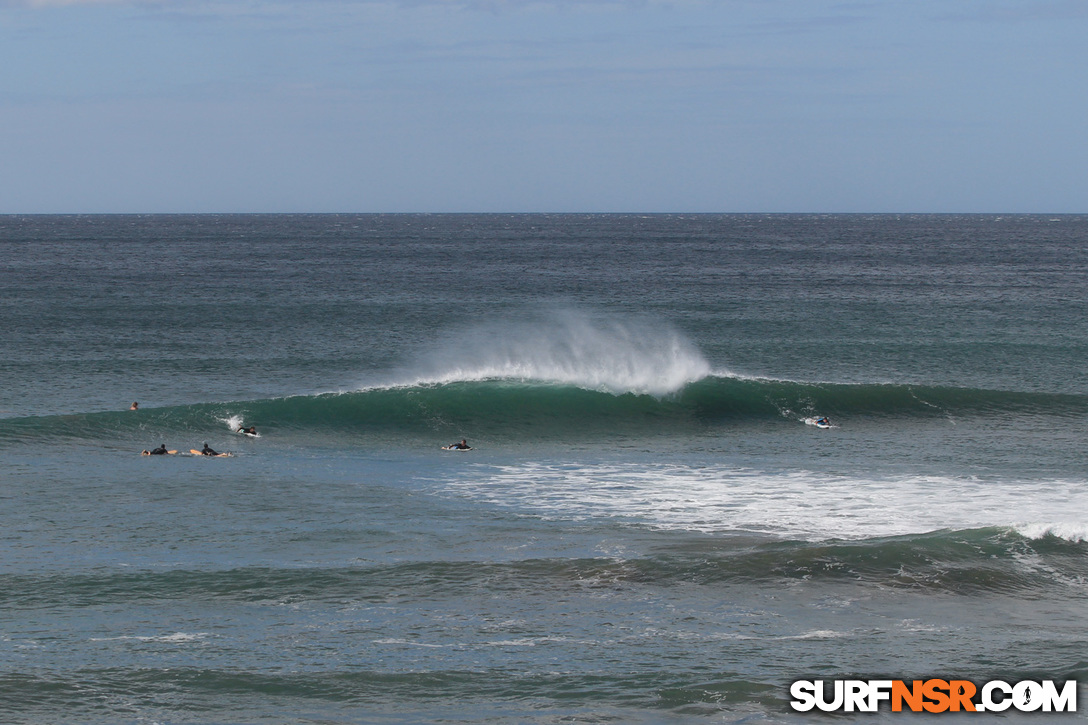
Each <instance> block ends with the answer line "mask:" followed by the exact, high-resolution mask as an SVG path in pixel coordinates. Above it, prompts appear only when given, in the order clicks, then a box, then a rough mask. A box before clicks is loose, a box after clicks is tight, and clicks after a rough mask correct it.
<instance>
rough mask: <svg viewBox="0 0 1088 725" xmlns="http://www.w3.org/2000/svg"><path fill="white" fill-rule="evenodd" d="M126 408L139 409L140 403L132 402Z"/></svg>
mask: <svg viewBox="0 0 1088 725" xmlns="http://www.w3.org/2000/svg"><path fill="white" fill-rule="evenodd" d="M128 409H129V410H139V409H140V404H139V403H135V402H134V403H133V404H132V405H130V406H128Z"/></svg>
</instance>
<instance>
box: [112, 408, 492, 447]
mask: <svg viewBox="0 0 1088 725" xmlns="http://www.w3.org/2000/svg"><path fill="white" fill-rule="evenodd" d="M139 409H140V404H139V403H138V402H133V403H132V405H131V406H129V410H139ZM235 432H237V433H242V434H244V435H248V436H256V435H257V426H254V425H251V426H249V427H248V428H247V427H246V426H238V430H237V431H235ZM444 448H445V449H446V450H448V451H471V450H472V446H470V445H469V444H468V441H467V440H466V439H464V438H462V439H461V442H460V443H450V444H449V445H448V446H444ZM192 452H193V453H199V454H200V455H202V456H229V455H231V454H229V453H219V452H218V451H216V450H214V449H213V448H210V447H209V446H208V443H207V441H205V442H204V447H203V448H202V449H201V450H199V451H198V450H197V449H195V448H193V449H192ZM175 453H177V451H176V450H170V449H168V448H167V447H166V444H165V443H163V444H161V445H160V446H159V447H158V448H153V449H151V450H150V451H143V455H145V456H172V455H174V454H175Z"/></svg>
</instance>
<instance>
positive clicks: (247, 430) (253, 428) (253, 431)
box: [238, 425, 257, 436]
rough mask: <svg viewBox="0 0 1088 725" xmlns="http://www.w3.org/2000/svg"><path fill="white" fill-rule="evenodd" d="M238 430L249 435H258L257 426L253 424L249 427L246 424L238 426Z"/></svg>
mask: <svg viewBox="0 0 1088 725" xmlns="http://www.w3.org/2000/svg"><path fill="white" fill-rule="evenodd" d="M238 432H239V433H243V434H245V435H247V436H256V435H257V426H255V425H251V426H249V427H248V428H246V427H245V426H238Z"/></svg>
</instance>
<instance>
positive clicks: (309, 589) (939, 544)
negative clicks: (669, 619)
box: [0, 528, 1088, 610]
mask: <svg viewBox="0 0 1088 725" xmlns="http://www.w3.org/2000/svg"><path fill="white" fill-rule="evenodd" d="M801 580H805V581H819V580H850V581H867V582H872V583H875V584H878V585H881V586H886V587H894V588H909V589H917V590H920V591H927V592H934V593H954V594H978V593H982V592H1002V593H1006V594H1015V593H1018V592H1023V593H1025V594H1026V595H1028V596H1034V593H1035V592H1037V591H1039V589H1040V588H1047V589H1049V590H1051V591H1052V592H1053V593H1055V594H1056V593H1057V590H1058V589H1063V590H1065V591H1067V592H1068V593H1070V594H1072V595H1075V596H1083V595H1084V594H1085V592H1086V591H1088V543H1086V542H1084V541H1068V540H1065V539H1061V538H1058V537H1054V536H1043V537H1041V538H1038V539H1029V538H1027V537H1024V536H1022V535H1020V534H1019V533H1017V532H1016V531H1014V530H1012V529H1008V528H985V529H968V530H961V531H938V532H933V533H929V534H919V535H912V536H898V537H887V538H874V539H866V540H859V541H825V542H802V541H776V542H768V541H767V540H766V539H760V538H752V539H747V538H745V537H737V536H728V537H722V538H720V539H713V540H711V539H704V538H698V537H697V538H694V539H687V540H685V539H676V540H673V541H672V542H671V545H670V546H669V547H668V549H667V550H666V552H664V553H661V554H659V555H656V556H650V557H639V558H632V559H621V558H603V557H602V558H584V559H526V560H519V561H510V562H489V561H442V560H437V561H418V562H406V563H394V564H385V565H373V566H358V567H341V568H305V567H298V568H263V567H249V568H241V569H231V570H211V571H205V570H189V571H186V570H171V571H102V572H96V573H80V574H65V573H48V574H42V575H34V574H19V575H11V574H8V575H0V604H2V605H3V606H4V608H5V609H8V610H11V609H35V608H39V607H60V606H63V607H71V608H83V607H99V606H106V605H117V604H127V603H134V602H164V601H169V600H201V601H214V600H222V601H231V602H253V603H263V604H270V605H298V604H302V603H305V602H311V603H312V602H324V603H333V604H338V605H343V606H347V605H351V604H369V605H381V604H400V605H408V604H410V603H413V602H416V603H425V602H442V601H445V600H447V599H448V598H449V597H451V596H466V597H472V596H487V597H491V596H504V595H506V594H514V593H517V592H524V591H530V590H532V591H539V592H550V593H552V594H554V595H555V596H563V595H565V594H569V593H571V592H573V591H576V590H585V589H590V590H592V589H615V588H635V587H637V588H645V587H650V588H655V587H671V586H675V585H678V584H687V585H698V586H706V587H711V588H713V587H716V586H721V585H727V584H734V583H738V582H740V583H743V582H753V583H755V582H762V583H766V582H785V581H801Z"/></svg>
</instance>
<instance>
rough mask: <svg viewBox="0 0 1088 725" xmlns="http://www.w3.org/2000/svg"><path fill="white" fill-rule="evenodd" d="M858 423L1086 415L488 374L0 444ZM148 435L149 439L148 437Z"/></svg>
mask: <svg viewBox="0 0 1088 725" xmlns="http://www.w3.org/2000/svg"><path fill="white" fill-rule="evenodd" d="M817 413H818V414H822V415H829V416H831V417H832V419H833V421H834V420H838V421H840V422H841V421H843V420H849V419H851V418H855V419H856V418H859V417H866V416H869V417H874V416H875V417H887V418H900V419H910V418H933V417H957V416H958V417H967V416H995V417H996V416H1001V417H1007V416H1010V415H1017V416H1033V415H1034V416H1070V417H1072V416H1083V415H1085V414H1088V396H1081V395H1059V394H1046V393H1021V392H1005V391H994V390H979V389H971V388H948V387H934V386H915V385H894V384H887V385H882V384H866V385H847V384H821V383H800V382H790V381H772V380H760V379H741V378H736V377H729V376H711V377H706V378H703V379H701V380H698V381H695V382H691V383H688V384H687V385H685V386H684V387H682V388H681V389H680V390H679V391H677V392H675V393H673V394H670V395H665V396H655V395H650V394H645V393H643V394H638V393H634V392H627V393H622V394H617V393H609V392H601V391H597V390H587V389H585V388H582V387H578V386H575V385H570V384H557V383H544V382H534V381H522V380H509V379H499V380H495V379H490V380H478V381H462V382H450V383H443V384H438V383H435V384H419V385H411V386H403V387H384V388H372V389H368V390H362V391H357V392H348V393H326V394H321V395H310V396H294V397H288V398H275V399H266V400H252V401H238V402H233V403H201V404H196V405H189V406H178V407H171V408H159V409H141V410H140V411H138V412H136V413H133V412H129V411H118V412H100V413H79V414H73V415H60V416H46V417H31V418H9V419H5V420H0V442H19V441H24V442H36V441H42V440H52V439H57V438H61V439H77V440H78V439H86V440H103V439H110V438H113V437H118V436H123V437H126V438H133V439H139V440H144V439H147V440H150V441H152V442H154V441H153V440H152V439H154V438H155V437H156V436H158V435H159V434H160V433H161V434H166V433H170V434H177V433H185V434H193V435H196V436H197V437H200V436H201V435H206V434H207V433H208V431H209V430H212V429H214V430H224V429H225V428H224V423H223V421H227V420H229V421H233V422H239V421H244V422H245V424H246V425H255V426H257V427H258V429H260V430H262V431H263V430H269V429H278V430H284V429H290V430H312V431H315V432H321V431H333V430H335V431H338V432H352V431H355V432H361V433H365V432H376V431H378V432H380V431H385V432H391V433H408V434H412V433H419V434H429V433H433V432H435V431H445V430H449V429H458V430H471V431H473V433H474V434H475V435H483V434H487V435H489V436H490V437H492V438H493V439H496V440H497V439H501V438H503V437H505V436H513V437H517V438H520V437H523V436H524V435H527V434H532V435H535V436H543V437H552V436H554V437H560V438H561V437H564V436H571V435H577V436H578V437H580V438H583V439H584V438H586V437H589V438H593V437H595V436H597V435H613V434H615V433H617V432H622V433H625V434H629V435H639V434H640V432H647V433H649V432H657V433H660V432H661V431H662V430H668V431H676V432H682V431H684V430H689V431H690V430H695V429H699V428H707V427H714V426H718V425H734V424H743V423H744V422H746V421H750V422H754V421H761V420H762V421H774V420H779V421H789V422H797V421H799V420H801V419H803V418H804V417H807V416H811V415H813V414H817ZM148 436H150V438H148Z"/></svg>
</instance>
